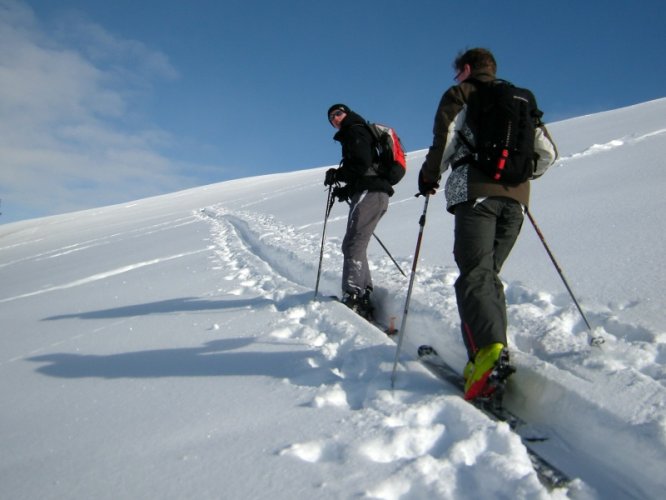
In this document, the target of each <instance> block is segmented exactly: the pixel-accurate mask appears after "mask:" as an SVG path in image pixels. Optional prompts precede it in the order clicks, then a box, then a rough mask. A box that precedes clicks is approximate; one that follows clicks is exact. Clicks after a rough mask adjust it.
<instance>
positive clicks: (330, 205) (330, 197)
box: [314, 186, 335, 299]
mask: <svg viewBox="0 0 666 500" xmlns="http://www.w3.org/2000/svg"><path fill="white" fill-rule="evenodd" d="M334 202H335V198H334V197H333V186H328V198H326V212H325V213H324V229H323V231H322V233H321V250H320V251H319V267H318V268H317V284H316V285H315V291H314V298H315V299H316V298H317V293H318V292H319V278H320V277H321V264H322V261H323V260H324V241H325V239H326V223H327V222H328V216H329V215H330V213H331V208H333V203H334Z"/></svg>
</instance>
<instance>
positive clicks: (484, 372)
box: [463, 343, 516, 405]
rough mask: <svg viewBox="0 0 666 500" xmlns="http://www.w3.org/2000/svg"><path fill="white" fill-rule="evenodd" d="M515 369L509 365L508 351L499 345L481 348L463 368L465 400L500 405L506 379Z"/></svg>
mask: <svg viewBox="0 0 666 500" xmlns="http://www.w3.org/2000/svg"><path fill="white" fill-rule="evenodd" d="M515 371H516V369H515V368H514V367H513V366H512V365H511V364H510V363H509V350H508V349H507V348H506V347H505V346H504V345H503V344H500V343H496V344H490V345H488V346H486V347H484V348H482V349H481V350H480V351H479V352H478V353H477V354H476V357H475V358H474V363H473V364H472V363H471V361H470V362H469V363H467V366H465V370H464V372H463V376H464V377H465V399H466V400H467V401H472V400H476V399H485V400H491V399H494V400H495V401H493V405H498V404H499V405H501V398H502V395H503V393H504V387H505V384H506V379H507V378H509V376H510V375H511V374H512V373H514V372H515Z"/></svg>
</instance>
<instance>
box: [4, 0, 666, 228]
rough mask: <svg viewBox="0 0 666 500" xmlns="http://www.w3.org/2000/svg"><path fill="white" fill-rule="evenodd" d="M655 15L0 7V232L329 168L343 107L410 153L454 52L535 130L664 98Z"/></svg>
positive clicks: (638, 9)
mask: <svg viewBox="0 0 666 500" xmlns="http://www.w3.org/2000/svg"><path fill="white" fill-rule="evenodd" d="M664 26H666V7H664V4H663V2H660V1H657V0H654V1H647V0H646V1H641V0H635V1H633V2H627V1H618V0H609V1H606V2H603V3H592V2H581V1H577V0H563V1H559V2H545V1H538V0H533V1H522V0H517V1H512V2H497V1H496V0H495V1H491V0H484V1H469V2H453V1H446V0H423V1H421V0H410V1H405V0H384V1H374V0H338V1H336V2H320V1H312V0H284V1H281V2H273V1H253V0H225V1H220V0H199V1H197V0H191V1H175V0H160V1H154V0H131V1H129V0H114V1H113V2H110V1H105V0H88V1H85V0H78V1H77V0H59V1H57V2H54V1H51V0H0V46H2V47H3V50H2V51H0V158H2V160H1V161H2V163H3V165H2V168H1V169H0V198H1V199H2V206H1V207H0V210H1V211H2V212H3V213H2V216H0V223H7V222H11V221H15V220H20V219H25V218H32V217H36V216H43V215H50V214H56V213H62V212H67V211H72V210H77V209H83V208H90V207H95V206H100V205H107V204H112V203H122V202H126V201H130V200H133V199H137V198H142V197H145V196H150V195H154V194H160V193H165V192H172V191H176V190H179V189H184V188H188V187H192V186H199V185H204V184H209V183H213V182H218V181H224V180H229V179H234V178H240V177H248V176H252V175H259V174H264V173H273V172H286V171H292V170H300V169H306V168H313V167H318V166H325V165H332V164H336V163H337V162H338V160H339V154H340V151H339V145H338V144H337V143H334V142H333V141H332V135H333V132H334V130H333V129H332V128H331V127H330V125H329V124H328V122H327V121H326V116H325V113H326V109H327V108H328V106H329V105H330V104H332V103H334V102H344V103H346V104H348V105H349V106H350V107H351V108H352V109H354V110H356V111H357V112H359V113H360V114H361V115H363V116H364V117H366V118H367V119H369V120H372V121H379V122H383V123H388V124H391V125H392V126H394V127H395V128H396V129H397V130H398V132H399V133H400V135H401V137H402V140H403V142H404V144H405V147H406V148H407V150H409V151H414V150H418V149H424V148H427V147H428V146H429V145H430V141H431V138H432V135H431V131H432V121H433V116H434V111H435V108H436V106H437V103H438V102H439V99H440V97H441V95H442V93H443V92H444V90H446V88H447V87H448V86H449V85H451V84H452V83H453V80H452V78H453V71H452V69H451V61H452V59H453V58H454V57H455V55H456V54H457V53H458V51H459V50H461V49H464V48H470V47H475V46H481V47H487V48H490V49H491V50H492V51H493V52H494V53H495V55H496V58H497V60H498V66H499V68H498V74H499V76H501V77H503V78H506V79H508V80H511V81H513V82H514V83H516V84H519V85H521V86H525V87H529V88H530V89H532V90H533V91H534V93H535V94H536V96H537V99H538V102H539V105H540V107H541V108H542V109H543V110H544V112H545V119H546V121H547V122H552V121H559V120H562V119H566V118H571V117H575V116H580V115H584V114H590V113H595V112H599V111H604V110H608V109H614V108H618V107H623V106H627V105H631V104H636V103H639V102H644V101H648V100H652V99H657V98H661V97H664V96H665V95H666V91H665V90H664V82H666V63H664V59H663V50H664V48H665V47H666V45H665V44H664V41H665V38H664V35H663V29H664Z"/></svg>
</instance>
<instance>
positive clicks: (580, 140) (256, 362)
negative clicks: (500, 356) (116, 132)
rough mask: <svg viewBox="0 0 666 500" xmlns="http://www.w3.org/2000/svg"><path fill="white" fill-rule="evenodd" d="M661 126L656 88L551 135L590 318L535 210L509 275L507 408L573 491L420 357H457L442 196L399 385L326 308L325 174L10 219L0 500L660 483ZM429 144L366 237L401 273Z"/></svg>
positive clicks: (1, 242) (540, 195) (499, 494)
mask: <svg viewBox="0 0 666 500" xmlns="http://www.w3.org/2000/svg"><path fill="white" fill-rule="evenodd" d="M664 117H666V99H660V100H656V101H652V102H648V103H644V104H641V105H637V106H632V107H629V108H624V109H619V110H614V111H611V112H606V113H601V114H596V115H590V116H584V117H580V118H576V119H571V120H567V121H563V122H558V123H553V124H551V125H550V126H549V128H550V130H551V132H552V134H553V136H554V137H555V139H556V142H557V144H558V146H559V150H560V155H561V159H560V161H559V162H558V163H557V164H556V165H555V166H554V167H552V168H551V170H550V171H548V172H547V173H546V175H545V176H544V177H543V178H542V179H540V180H538V181H536V182H534V183H533V195H532V205H531V210H532V214H533V215H534V217H535V219H536V221H537V223H538V225H539V227H540V229H541V231H542V232H543V234H544V236H545V238H546V241H547V243H548V245H549V246H550V248H551V249H552V251H553V253H554V255H555V256H556V258H557V261H558V264H559V265H560V267H561V268H562V270H563V273H564V275H565V277H566V279H567V281H568V283H569V284H570V286H571V288H572V290H573V292H574V293H575V295H576V298H577V299H578V300H579V302H580V303H581V306H582V308H583V310H584V312H585V314H586V317H587V318H588V319H589V321H590V323H591V325H592V331H591V332H590V331H588V329H587V328H586V326H585V323H584V322H583V320H582V318H581V315H580V314H579V312H578V310H577V309H576V308H575V306H574V304H573V302H572V300H571V297H570V296H569V294H568V292H567V291H566V289H565V288H564V285H563V282H562V280H561V279H560V277H559V275H558V274H557V272H556V270H555V266H554V265H553V263H552V262H551V261H550V260H549V258H548V256H547V254H546V252H545V250H544V248H543V247H542V244H541V241H540V240H539V239H538V238H537V236H536V232H535V231H534V230H533V228H532V227H531V224H530V223H529V221H528V220H527V219H526V221H525V224H524V227H523V231H522V234H521V237H520V239H519V242H518V244H517V245H516V248H515V249H514V251H513V253H512V255H511V256H510V257H509V261H508V262H507V264H506V266H505V269H504V271H503V273H502V277H503V279H504V281H505V286H506V293H507V300H508V313H509V323H510V327H509V339H510V348H511V353H512V359H513V360H514V361H515V363H516V365H517V367H518V372H517V373H516V374H515V376H514V377H513V378H512V381H511V387H510V394H509V395H508V396H507V402H506V404H507V406H508V407H510V408H511V409H512V410H513V411H515V412H516V413H517V414H519V415H521V416H523V417H524V418H526V419H528V420H529V421H530V423H531V424H532V425H533V426H534V429H535V432H538V433H541V434H545V435H548V436H549V437H550V439H549V440H548V441H547V442H545V443H541V444H539V445H538V446H539V447H540V449H541V451H542V453H543V454H544V455H545V456H546V457H547V458H549V459H550V460H552V461H553V462H554V463H556V464H557V465H558V466H559V467H561V468H562V469H563V470H565V471H566V472H568V473H569V474H571V475H572V476H574V477H575V478H576V480H575V481H574V483H573V484H572V485H571V486H570V487H568V488H566V489H564V488H562V489H557V490H554V491H548V490H546V489H545V488H544V487H543V486H542V485H541V483H540V482H539V480H538V478H537V476H536V474H535V473H534V472H533V470H532V468H531V466H530V462H529V458H528V456H527V453H526V450H525V448H524V446H523V445H522V443H521V441H520V439H519V438H518V437H517V436H516V435H515V434H514V433H513V432H511V430H510V429H509V428H508V426H507V425H506V424H498V423H495V422H493V421H491V420H489V419H488V418H486V417H485V416H484V415H483V414H481V413H480V412H479V411H477V410H476V409H475V408H474V407H473V406H472V405H470V404H468V403H466V402H464V401H463V400H462V399H461V398H460V397H459V396H458V394H457V393H456V391H455V389H453V388H451V387H448V386H446V385H445V384H442V383H441V382H439V381H437V380H436V379H434V378H433V377H432V376H431V375H430V374H429V373H428V372H427V371H426V370H425V369H424V368H423V367H422V366H421V365H420V364H419V363H418V362H417V361H416V360H415V352H416V348H417V346H418V345H420V344H421V343H430V344H432V345H434V346H435V347H436V348H437V349H438V350H439V351H440V352H441V353H442V354H443V356H444V357H445V359H447V360H448V361H449V362H450V363H451V364H452V365H453V366H454V367H456V368H457V369H460V370H462V367H463V364H464V362H465V354H464V348H463V345H462V340H461V338H460V334H459V325H458V318H457V312H456V304H455V297H454V293H453V288H452V284H453V281H454V280H455V278H456V275H457V270H456V267H455V264H454V262H453V258H452V254H451V249H452V236H453V234H452V233H453V228H452V222H453V220H452V216H451V215H449V214H448V213H446V211H445V209H444V198H443V194H442V193H440V194H438V195H436V196H435V197H433V198H432V199H431V202H430V206H429V210H428V217H427V223H426V226H425V230H424V237H423V246H422V250H421V256H420V260H419V262H418V269H417V275H416V282H415V287H414V292H413V295H412V300H411V306H410V309H409V316H408V322H407V327H406V330H405V335H406V336H405V341H404V345H403V354H402V356H401V358H400V361H401V362H400V365H399V370H398V373H397V378H396V386H395V388H394V389H393V390H392V389H391V384H390V375H391V368H392V364H393V359H394V356H395V349H396V345H395V343H394V342H392V341H391V340H390V339H388V338H387V337H386V336H385V335H384V334H383V333H382V332H380V331H379V330H377V329H375V328H373V327H372V326H369V325H368V324H367V323H365V322H364V320H362V319H360V318H358V317H356V316H355V315H354V314H353V313H351V312H350V311H348V310H347V309H346V308H345V307H344V306H341V305H340V304H338V303H336V302H334V301H332V300H330V299H328V298H327V296H328V295H331V294H337V293H339V280H340V268H341V253H340V243H341V239H342V235H343V232H344V226H345V220H346V207H345V206H344V205H342V204H336V205H335V206H334V208H333V212H332V214H331V217H330V218H329V221H328V226H327V237H326V242H325V247H324V250H325V251H324V261H323V271H322V281H321V284H320V298H319V300H313V290H314V285H315V279H316V272H317V264H318V259H319V251H320V245H321V236H322V228H323V216H324V205H325V200H326V192H325V191H324V187H323V185H322V181H323V177H324V172H325V170H326V167H320V168H313V169H310V170H305V171H299V172H291V173H285V174H278V175H269V176H262V177H254V178H247V179H242V180H237V181H230V182H225V183H221V184H217V185H211V186H205V187H201V188H197V189H191V190H188V191H183V192H178V193H173V194H170V195H166V196H160V197H155V198H149V199H144V200H138V201H136V202H134V203H131V204H125V205H118V206H110V207H104V208H99V209H95V210H88V211H84V212H79V213H71V214H66V215H61V216H55V217H49V218H44V219H36V220H29V221H23V222H17V223H12V224H6V225H2V226H0V325H1V327H0V328H1V331H0V400H1V401H2V410H1V411H0V449H1V450H2V453H1V454H0V497H1V498H12V499H37V498H39V499H49V498H81V499H83V498H96V499H105V498H109V499H111V498H113V499H116V498H160V499H169V498H186V497H191V498H200V499H206V498H253V499H262V498H272V499H293V498H336V499H337V498H359V497H360V498H382V499H397V498H409V499H412V498H413V499H420V498H455V499H464V498H470V499H471V498H567V497H570V498H611V497H614V498H617V497H626V498H658V497H661V496H662V495H663V491H664V488H665V487H666V480H665V479H664V474H663V472H664V469H665V465H666V418H665V417H666V410H665V404H666V388H665V384H666V369H665V367H664V365H665V362H666V347H665V345H666V331H665V330H664V326H663V325H664V312H663V311H664V310H665V307H664V306H665V302H666V299H664V295H663V290H664V289H665V288H666V287H665V285H666V283H665V277H666V272H665V270H664V264H663V248H664V243H665V241H664V240H665V236H664V235H665V234H666V231H665V229H666V228H665V224H664V222H663V220H664V219H663V217H662V213H663V211H664V208H666V207H665V205H666V202H665V201H664V196H663V193H662V190H663V188H664V186H665V185H666V168H664V160H663V157H664V152H666V118H664ZM396 126H397V127H398V129H399V124H396ZM424 154H425V151H416V152H412V153H411V154H410V155H409V172H408V176H407V178H406V180H403V181H402V182H401V184H399V186H398V189H397V192H396V194H395V195H394V196H393V198H392V199H391V205H390V208H389V213H388V214H387V215H386V217H385V218H384V219H383V220H382V222H381V223H380V225H379V227H378V229H377V233H376V234H377V236H379V237H380V238H381V240H382V241H383V242H384V244H385V245H386V246H387V247H388V248H389V250H390V251H391V252H392V254H393V255H394V256H395V257H396V260H397V261H398V263H399V264H400V266H401V267H402V268H403V269H404V270H405V272H407V273H409V270H410V269H411V265H412V260H411V259H412V255H413V253H414V249H415V243H416V236H417V234H418V220H419V217H420V215H421V213H422V210H423V198H415V197H414V196H413V195H414V193H415V190H416V174H417V172H418V168H419V166H420V164H421V162H422V161H423V156H424ZM334 160H335V159H332V161H334ZM369 251H370V258H371V265H372V271H373V276H374V280H375V285H376V287H377V291H376V296H377V297H376V298H377V300H378V303H379V315H380V317H381V318H382V319H383V320H385V321H388V319H389V317H390V316H394V317H395V318H396V319H395V321H396V323H397V324H399V323H400V317H401V314H402V311H403V308H404V301H405V295H406V289H407V283H408V279H407V278H404V277H403V276H402V275H401V274H400V273H399V272H398V271H397V269H396V268H395V266H394V264H393V263H392V262H391V261H390V260H389V259H388V258H387V257H386V255H385V254H384V252H383V250H382V249H381V247H380V246H379V245H378V244H376V243H375V242H372V243H371V245H370V249H369ZM591 335H594V336H601V337H603V338H604V340H605V343H604V344H603V345H602V346H601V347H591V346H590V345H589V343H588V340H589V337H590V336H591Z"/></svg>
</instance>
